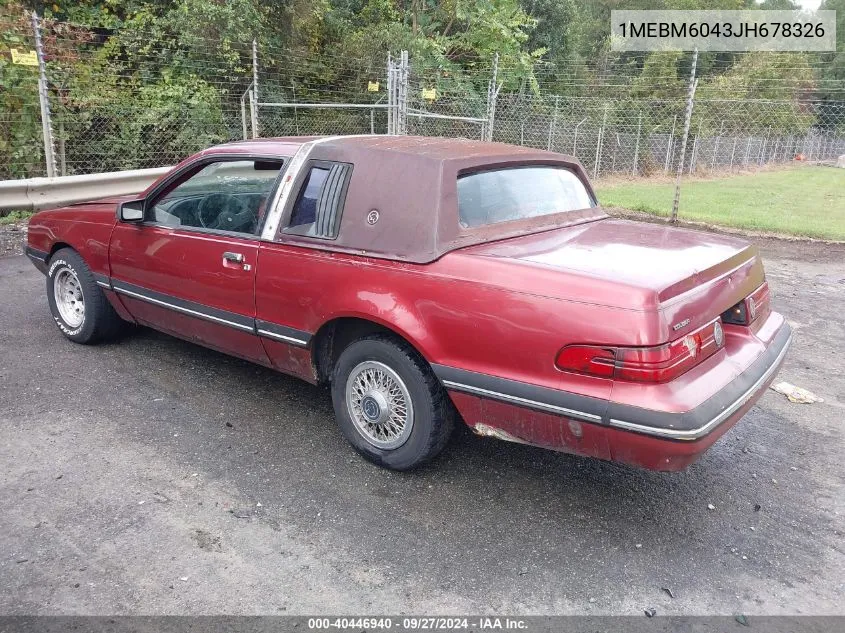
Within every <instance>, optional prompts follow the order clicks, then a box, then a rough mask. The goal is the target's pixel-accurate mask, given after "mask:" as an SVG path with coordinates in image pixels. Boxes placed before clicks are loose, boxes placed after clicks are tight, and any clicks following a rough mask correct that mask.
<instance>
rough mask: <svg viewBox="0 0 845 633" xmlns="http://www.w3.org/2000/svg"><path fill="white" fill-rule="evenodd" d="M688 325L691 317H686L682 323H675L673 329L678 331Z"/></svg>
mask: <svg viewBox="0 0 845 633" xmlns="http://www.w3.org/2000/svg"><path fill="white" fill-rule="evenodd" d="M687 325H689V319H684V320H683V321H681V322H680V323H676V324H675V325H673V326H672V329H673V330H675V331H676V332H677V331H678V330H680V329H681V328H682V327H686V326H687Z"/></svg>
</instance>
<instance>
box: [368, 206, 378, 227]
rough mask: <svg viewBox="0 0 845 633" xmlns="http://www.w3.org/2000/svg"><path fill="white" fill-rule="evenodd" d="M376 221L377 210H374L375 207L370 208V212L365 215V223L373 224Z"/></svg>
mask: <svg viewBox="0 0 845 633" xmlns="http://www.w3.org/2000/svg"><path fill="white" fill-rule="evenodd" d="M376 222H378V211H376V210H375V209H373V210H372V211H370V213H369V214H368V215H367V224H370V225H372V224H375V223H376Z"/></svg>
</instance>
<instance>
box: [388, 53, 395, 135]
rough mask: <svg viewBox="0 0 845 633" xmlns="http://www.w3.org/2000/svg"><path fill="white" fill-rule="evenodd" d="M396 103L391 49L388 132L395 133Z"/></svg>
mask: <svg viewBox="0 0 845 633" xmlns="http://www.w3.org/2000/svg"><path fill="white" fill-rule="evenodd" d="M395 105H396V99H395V98H394V95H393V58H392V57H391V56H390V51H388V53H387V133H388V135H392V134H394V131H393V121H394V116H395V113H394V112H393V108H394V107H395Z"/></svg>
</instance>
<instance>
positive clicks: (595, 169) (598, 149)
mask: <svg viewBox="0 0 845 633" xmlns="http://www.w3.org/2000/svg"><path fill="white" fill-rule="evenodd" d="M606 125H607V104H606V103H605V104H604V116H603V117H602V120H601V127H600V128H599V138H598V140H597V141H596V164H595V165H594V166H593V178H598V175H599V163H600V162H601V149H602V147H601V146H602V143H603V142H604V128H605V126H606Z"/></svg>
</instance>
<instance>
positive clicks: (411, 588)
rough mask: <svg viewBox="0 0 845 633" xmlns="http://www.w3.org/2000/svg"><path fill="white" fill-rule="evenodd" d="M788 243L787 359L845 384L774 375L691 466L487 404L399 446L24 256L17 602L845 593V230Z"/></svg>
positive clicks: (586, 608)
mask: <svg viewBox="0 0 845 633" xmlns="http://www.w3.org/2000/svg"><path fill="white" fill-rule="evenodd" d="M763 247H764V252H765V254H766V256H767V270H768V277H769V282H770V284H771V286H772V289H773V294H774V304H775V309H777V310H779V311H781V312H783V313H784V314H786V315H787V316H788V318H789V319H790V320H791V321H792V322H793V323H794V325H795V326H796V329H797V333H796V341H795V344H794V346H793V350H792V352H791V355H790V356H789V358H788V360H787V363H786V366H785V368H784V369H783V371H782V372H781V376H780V377H781V379H782V380H788V381H790V382H792V383H794V384H797V385H800V386H802V387H805V388H808V389H810V390H812V391H813V392H815V393H817V394H818V395H820V396H821V397H823V398H824V400H825V402H824V403H818V404H813V405H799V404H793V403H790V402H788V401H787V399H786V398H785V397H783V396H781V395H779V394H776V393H774V392H771V391H769V392H768V393H767V394H766V395H765V396H764V397H763V399H762V400H761V401H760V403H759V404H758V406H757V407H755V408H754V409H753V410H752V411H751V412H750V413H749V414H748V416H747V417H746V418H745V419H744V420H743V421H742V422H741V423H740V424H739V425H737V427H735V428H734V429H733V430H732V431H730V432H729V433H728V434H727V435H726V436H725V437H724V438H723V439H722V440H721V441H720V442H718V443H717V444H716V445H715V446H714V447H713V448H712V449H711V450H710V452H709V453H707V454H706V455H705V456H704V458H703V459H702V460H701V461H700V462H698V463H697V464H695V465H694V466H693V467H691V468H690V469H689V470H687V471H686V472H683V473H677V474H668V473H667V474H663V473H651V472H645V471H639V470H634V469H631V468H627V467H622V466H617V465H614V464H610V463H604V462H600V461H596V460H590V459H584V458H578V457H572V456H567V455H562V454H556V453H551V452H547V451H543V450H541V449H535V448H531V447H526V446H522V445H516V444H508V443H505V442H500V441H496V440H492V439H483V438H477V437H474V436H473V435H472V434H471V433H469V432H468V431H466V430H463V429H462V430H461V431H459V432H458V433H457V434H456V436H455V437H454V439H453V441H452V442H451V444H450V446H449V447H448V448H447V450H446V451H445V453H444V455H443V456H442V457H441V458H440V459H438V460H437V461H436V462H435V463H433V464H431V465H430V466H428V467H426V468H424V469H423V470H420V471H417V472H413V473H405V474H397V473H392V472H388V471H385V470H381V469H378V468H376V467H374V466H372V465H370V464H369V463H367V462H365V461H364V460H363V459H361V458H359V457H358V456H357V455H356V454H355V453H354V452H353V450H352V449H351V448H350V447H349V446H348V445H347V443H346V441H345V440H344V439H343V438H342V437H341V435H340V433H339V431H338V430H337V428H336V427H335V423H334V420H333V415H332V409H331V402H330V398H329V394H328V392H327V391H326V390H323V389H318V388H314V387H311V386H309V385H307V384H305V383H302V382H300V381H297V380H295V379H292V378H288V377H286V376H282V375H279V374H276V373H273V372H271V371H269V370H267V369H263V368H260V367H257V366H253V365H250V364H248V363H245V362H241V361H239V360H235V359H231V358H228V357H225V356H223V355H220V354H217V353H215V352H212V351H208V350H205V349H202V348H200V347H197V346H195V345H192V344H189V343H185V342H182V341H179V340H176V339H173V338H170V337H167V336H164V335H160V334H157V333H155V332H152V331H149V330H139V331H137V332H136V333H134V334H133V335H132V336H130V337H128V338H127V339H125V340H124V341H122V342H120V343H117V344H110V345H102V346H97V347H82V346H78V345H74V344H73V343H70V342H68V341H66V340H65V339H64V338H63V337H62V336H61V334H60V333H59V331H58V330H57V329H56V327H55V325H54V324H53V322H52V320H51V318H50V316H49V313H48V310H47V304H46V297H45V287H44V280H43V277H42V275H41V274H40V273H39V272H37V271H36V270H35V269H34V268H33V266H32V265H31V264H30V263H29V262H28V261H27V260H26V258H24V257H21V256H11V257H3V258H0V291H2V297H3V301H2V303H0V322H2V324H3V328H2V330H0V385H2V387H0V424H2V429H3V441H2V444H0V473H2V474H1V475H0V476H1V477H2V479H0V505H2V508H3V511H2V515H0V612H2V613H4V614H58V613H62V614H138V613H143V614H212V613H228V614H322V613H359V614H363V613H391V614H400V613H508V614H571V613H579V614H617V613H624V614H642V613H643V610H644V609H646V608H649V607H651V608H654V609H656V611H657V613H659V614H706V613H718V614H738V613H743V614H748V615H752V614H786V613H788V614H810V613H814V614H843V613H845V610H843V606H842V605H843V597H844V596H843V593H844V590H845V551H843V543H845V539H843V531H845V521H843V519H844V518H845V480H843V475H845V460H843V457H845V452H843V448H844V447H845V443H843V418H845V373H843V361H842V359H843V358H844V357H845V326H843V314H845V247H842V246H824V245H814V244H807V243H801V242H796V243H791V242H766V243H764V245H763ZM709 505H712V506H713V507H714V509H709ZM670 592H671V596H670ZM672 596H674V597H672Z"/></svg>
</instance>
